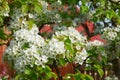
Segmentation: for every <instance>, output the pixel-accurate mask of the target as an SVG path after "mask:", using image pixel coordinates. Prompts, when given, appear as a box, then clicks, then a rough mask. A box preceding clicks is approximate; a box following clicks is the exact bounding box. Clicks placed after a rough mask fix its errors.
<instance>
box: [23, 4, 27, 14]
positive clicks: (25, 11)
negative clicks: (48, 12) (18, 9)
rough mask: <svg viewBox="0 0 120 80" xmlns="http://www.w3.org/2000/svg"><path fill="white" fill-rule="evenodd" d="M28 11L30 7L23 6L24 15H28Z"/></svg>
mask: <svg viewBox="0 0 120 80" xmlns="http://www.w3.org/2000/svg"><path fill="white" fill-rule="evenodd" d="M28 9H29V7H28V5H22V12H23V13H27V12H28Z"/></svg>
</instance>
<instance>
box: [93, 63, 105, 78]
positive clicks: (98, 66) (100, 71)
mask: <svg viewBox="0 0 120 80" xmlns="http://www.w3.org/2000/svg"><path fill="white" fill-rule="evenodd" d="M94 67H95V68H96V70H97V71H98V73H99V75H100V77H102V76H103V75H104V72H103V70H102V68H101V66H100V65H94Z"/></svg>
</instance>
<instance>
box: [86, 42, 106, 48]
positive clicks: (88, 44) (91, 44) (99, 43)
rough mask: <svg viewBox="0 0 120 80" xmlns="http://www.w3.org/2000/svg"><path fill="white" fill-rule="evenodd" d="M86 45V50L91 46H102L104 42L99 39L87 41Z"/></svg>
mask: <svg viewBox="0 0 120 80" xmlns="http://www.w3.org/2000/svg"><path fill="white" fill-rule="evenodd" d="M86 45H87V50H91V49H93V48H96V47H100V46H103V45H104V43H103V42H101V41H99V40H94V41H90V42H88V43H87V44H86Z"/></svg>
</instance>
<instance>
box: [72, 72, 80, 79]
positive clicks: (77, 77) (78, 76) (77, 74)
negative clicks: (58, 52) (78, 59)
mask: <svg viewBox="0 0 120 80" xmlns="http://www.w3.org/2000/svg"><path fill="white" fill-rule="evenodd" d="M74 78H75V80H80V79H81V73H80V72H78V73H76V74H75V75H74Z"/></svg>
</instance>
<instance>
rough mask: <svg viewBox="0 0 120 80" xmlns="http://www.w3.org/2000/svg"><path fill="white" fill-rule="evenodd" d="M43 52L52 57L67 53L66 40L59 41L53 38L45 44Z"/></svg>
mask: <svg viewBox="0 0 120 80" xmlns="http://www.w3.org/2000/svg"><path fill="white" fill-rule="evenodd" d="M42 53H43V54H46V55H47V56H49V57H50V58H56V56H57V55H60V54H64V53H65V45H64V42H62V41H59V40H58V39H56V38H52V39H51V40H50V41H49V43H48V44H47V45H46V46H44V48H43V49H42Z"/></svg>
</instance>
